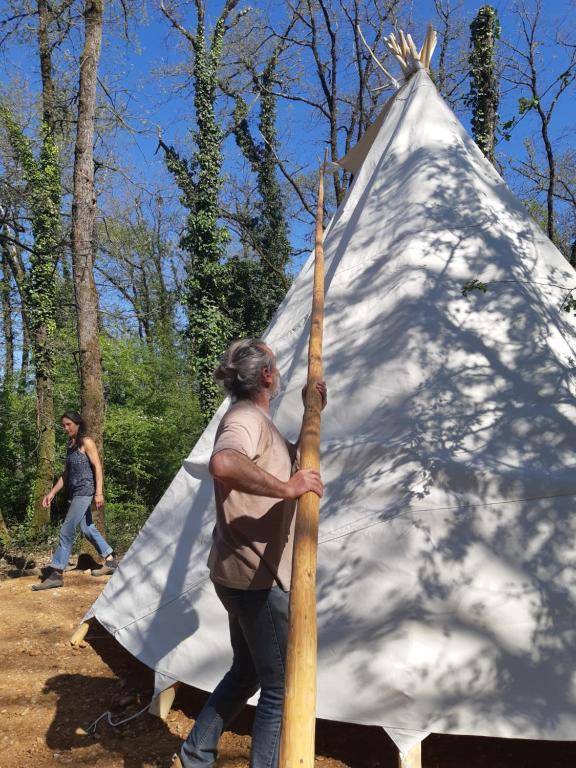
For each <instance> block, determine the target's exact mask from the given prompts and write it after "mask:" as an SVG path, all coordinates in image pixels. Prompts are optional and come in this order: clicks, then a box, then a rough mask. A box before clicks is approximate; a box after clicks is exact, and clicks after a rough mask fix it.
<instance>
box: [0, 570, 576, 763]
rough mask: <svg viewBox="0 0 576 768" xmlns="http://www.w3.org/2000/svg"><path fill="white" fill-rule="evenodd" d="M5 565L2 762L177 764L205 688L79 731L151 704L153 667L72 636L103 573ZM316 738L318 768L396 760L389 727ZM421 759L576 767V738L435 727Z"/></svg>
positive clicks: (329, 727)
mask: <svg viewBox="0 0 576 768" xmlns="http://www.w3.org/2000/svg"><path fill="white" fill-rule="evenodd" d="M7 570H8V571H9V570H10V569H2V568H0V616H1V617H2V621H1V622H0V768H57V767H58V766H63V765H70V766H75V767H76V766H78V768H82V767H83V766H98V768H164V767H166V768H167V767H168V766H169V765H170V759H171V755H172V754H173V753H174V751H175V750H176V749H178V747H179V745H180V743H181V741H182V738H183V737H184V736H186V734H187V733H188V731H189V730H190V727H191V725H192V724H193V719H192V718H193V717H194V714H195V713H196V712H197V711H198V709H199V707H200V706H201V703H202V700H203V699H202V697H203V694H201V693H200V692H198V691H194V689H188V688H186V687H184V689H183V691H184V695H182V696H181V695H180V693H179V695H178V697H177V699H176V706H175V708H174V709H173V710H172V712H171V713H170V715H169V716H168V721H167V722H166V723H163V722H162V721H160V720H158V719H157V718H155V717H152V716H150V715H147V714H146V715H143V716H142V717H139V718H137V719H135V720H133V721H132V722H129V723H127V724H126V725H124V726H120V727H119V728H111V727H110V726H109V725H107V724H105V723H101V724H100V726H99V727H98V733H97V737H96V738H93V737H89V736H86V735H82V734H81V733H79V732H78V731H79V729H81V728H86V726H88V725H89V724H90V723H92V722H93V721H94V720H95V719H96V718H97V717H98V716H99V715H100V714H102V713H103V712H105V711H106V710H108V709H112V711H113V712H114V716H115V717H116V718H117V719H121V718H122V717H125V716H128V715H130V714H132V713H135V712H137V711H138V710H140V709H142V708H143V707H145V705H146V704H147V696H148V695H149V691H150V683H151V674H150V672H149V671H147V670H146V668H145V667H143V666H142V665H140V664H139V663H137V662H135V661H134V660H133V659H132V657H130V656H129V654H127V653H126V652H122V650H121V649H120V648H119V646H118V644H117V643H115V641H113V640H112V639H111V638H110V636H108V635H106V633H104V631H103V630H102V629H101V628H100V630H99V628H98V626H96V627H95V628H94V630H91V634H92V635H93V637H94V640H93V641H92V642H93V645H94V646H95V647H97V648H98V651H99V652H98V653H97V652H96V651H95V650H94V649H93V648H92V646H91V645H88V646H87V647H85V648H81V649H74V648H72V647H71V645H70V643H69V638H70V636H71V634H72V632H73V631H74V629H75V628H76V627H77V625H78V622H79V621H80V619H81V618H82V616H83V615H84V613H85V612H86V610H87V609H88V608H89V607H90V606H91V604H92V603H93V602H94V600H95V599H96V597H97V596H98V594H99V592H100V591H101V589H102V588H103V586H104V583H105V579H95V578H93V577H91V576H90V575H89V574H86V573H82V572H72V573H67V574H66V575H65V583H66V586H65V587H64V588H63V589H53V590H49V591H46V592H32V591H31V589H30V587H31V586H32V584H34V583H35V582H36V581H37V578H35V577H23V578H18V579H10V578H5V579H4V580H2V578H1V577H2V576H5V575H7V574H6V571H7ZM98 631H100V633H101V635H100V636H98V635H97V634H96V633H98ZM122 654H124V656H122ZM103 659H106V662H107V663H106V662H105V661H104V660H103ZM112 670H114V671H112ZM186 692H187V693H186ZM233 728H234V731H233V732H229V733H226V734H224V736H223V738H222V740H221V749H220V757H219V760H218V768H248V756H249V751H250V738H249V736H248V735H246V734H247V733H249V731H250V716H249V715H248V716H244V717H241V718H239V720H238V721H236V722H235V723H234V724H233ZM574 738H575V740H576V733H575V734H574ZM316 745H317V757H316V768H397V765H398V763H397V752H396V750H395V748H394V747H393V745H392V743H391V742H390V740H389V739H388V737H387V736H386V735H385V733H384V731H383V730H382V729H381V728H368V727H365V726H351V725H346V724H343V723H328V722H326V721H319V725H318V728H317V741H316ZM422 762H423V768H576V741H575V742H569V743H568V742H534V741H522V740H518V739H488V738H478V737H471V736H468V737H466V736H437V735H433V736H430V737H428V739H426V741H425V742H424V744H423V760H422Z"/></svg>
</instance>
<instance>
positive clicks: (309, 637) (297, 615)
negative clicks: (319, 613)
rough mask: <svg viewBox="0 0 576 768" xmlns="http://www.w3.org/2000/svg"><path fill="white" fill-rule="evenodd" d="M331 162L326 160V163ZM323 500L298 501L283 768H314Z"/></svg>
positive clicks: (313, 416)
mask: <svg viewBox="0 0 576 768" xmlns="http://www.w3.org/2000/svg"><path fill="white" fill-rule="evenodd" d="M325 162H326V159H325V160H324V163H325ZM323 218H324V165H322V167H321V168H320V178H319V182H318V206H317V212H316V241H315V253H316V261H315V266H314V293H313V299H312V315H311V322H310V342H309V345H308V382H307V383H308V386H307V388H306V399H305V406H304V420H303V422H302V434H301V438H300V467H301V468H302V469H319V468H320V411H321V409H322V398H321V395H320V393H319V392H318V390H317V389H316V386H315V385H316V382H318V381H321V380H322V330H323V325H324V245H323V234H324V228H323ZM319 509H320V499H319V498H318V496H317V495H316V494H315V493H312V492H309V493H306V494H304V496H301V497H300V499H299V500H298V510H297V514H296V527H295V531H294V555H293V562H292V585H291V592H290V617H289V628H288V651H287V658H286V683H285V691H284V713H283V723H282V736H281V739H280V768H313V766H314V733H315V725H316V647H317V637H316V554H317V547H318V517H319Z"/></svg>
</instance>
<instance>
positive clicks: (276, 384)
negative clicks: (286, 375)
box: [270, 373, 280, 400]
mask: <svg viewBox="0 0 576 768" xmlns="http://www.w3.org/2000/svg"><path fill="white" fill-rule="evenodd" d="M279 394H280V374H279V373H278V374H277V375H276V381H275V382H274V389H273V390H272V391H271V392H270V400H275V399H276V398H277V397H278V395H279Z"/></svg>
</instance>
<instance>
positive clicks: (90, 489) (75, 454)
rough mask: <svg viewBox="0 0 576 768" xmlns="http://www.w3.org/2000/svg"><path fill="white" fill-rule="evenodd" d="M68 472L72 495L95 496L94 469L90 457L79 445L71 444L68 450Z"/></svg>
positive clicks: (69, 487)
mask: <svg viewBox="0 0 576 768" xmlns="http://www.w3.org/2000/svg"><path fill="white" fill-rule="evenodd" d="M66 473H67V481H68V489H69V492H70V497H71V498H73V497H74V496H94V492H95V490H96V487H95V484H94V470H93V469H92V464H91V463H90V459H89V458H88V456H86V454H85V453H82V451H81V450H80V449H79V448H78V446H77V445H71V446H69V447H68V450H67V451H66Z"/></svg>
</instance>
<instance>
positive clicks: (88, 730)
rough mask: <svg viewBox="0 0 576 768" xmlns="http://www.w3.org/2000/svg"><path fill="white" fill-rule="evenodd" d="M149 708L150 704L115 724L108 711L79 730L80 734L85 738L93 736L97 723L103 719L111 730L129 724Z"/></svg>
mask: <svg viewBox="0 0 576 768" xmlns="http://www.w3.org/2000/svg"><path fill="white" fill-rule="evenodd" d="M149 706H150V704H146V706H145V707H144V708H143V709H141V710H140V711H139V712H136V714H134V715H130V717H125V718H123V719H122V720H117V721H116V722H114V721H113V720H112V712H110V710H108V711H107V712H103V713H102V714H101V715H100V717H97V718H96V720H94V722H93V723H92V724H91V725H89V726H88V728H81V729H79V730H81V731H82V733H83V734H85V735H86V736H95V735H96V729H97V727H98V723H99V722H100V720H103V719H104V718H106V719H107V720H108V725H111V726H112V728H117V727H118V726H119V725H124V723H128V722H130V720H135V719H136V718H137V717H140V715H143V714H144V712H146V711H147V709H148V708H149Z"/></svg>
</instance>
